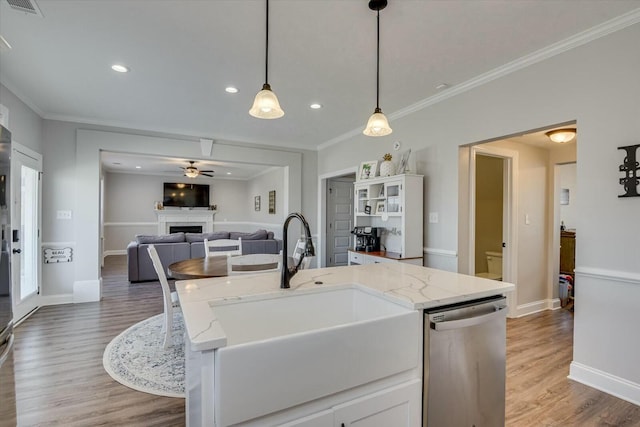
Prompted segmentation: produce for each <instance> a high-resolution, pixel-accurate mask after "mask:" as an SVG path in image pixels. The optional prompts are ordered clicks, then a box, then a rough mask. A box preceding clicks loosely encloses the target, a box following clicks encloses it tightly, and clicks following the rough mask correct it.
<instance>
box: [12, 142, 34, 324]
mask: <svg viewBox="0 0 640 427" xmlns="http://www.w3.org/2000/svg"><path fill="white" fill-rule="evenodd" d="M12 145H13V146H12V156H11V179H12V184H11V185H12V189H11V194H12V212H11V229H12V230H13V235H12V240H13V243H12V249H13V253H12V255H11V256H12V258H11V264H12V274H11V275H12V283H13V291H14V292H13V295H14V300H13V312H14V321H15V322H16V323H18V322H19V321H20V320H22V319H23V318H24V317H25V316H27V315H28V314H29V313H31V312H33V311H34V310H35V309H36V308H37V307H38V305H39V299H38V298H39V292H40V273H41V272H40V250H39V249H40V222H41V201H42V198H41V188H42V183H41V176H42V156H41V155H40V154H38V153H36V152H34V151H33V150H30V149H29V148H27V147H24V146H22V145H20V144H18V143H15V142H14V143H13V144H12Z"/></svg>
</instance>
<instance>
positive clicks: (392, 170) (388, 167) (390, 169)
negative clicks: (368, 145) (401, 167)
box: [380, 160, 396, 176]
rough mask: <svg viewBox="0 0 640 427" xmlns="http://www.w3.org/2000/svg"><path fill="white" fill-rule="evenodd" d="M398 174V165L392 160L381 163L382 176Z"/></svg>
mask: <svg viewBox="0 0 640 427" xmlns="http://www.w3.org/2000/svg"><path fill="white" fill-rule="evenodd" d="M395 174H396V165H395V164H394V163H393V162H392V161H391V160H385V161H384V162H382V163H380V176H391V175H395Z"/></svg>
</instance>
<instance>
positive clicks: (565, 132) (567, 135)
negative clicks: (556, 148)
mask: <svg viewBox="0 0 640 427" xmlns="http://www.w3.org/2000/svg"><path fill="white" fill-rule="evenodd" d="M546 135H547V136H548V137H549V139H550V140H552V141H553V142H557V143H559V144H563V143H565V142H569V141H571V140H572V139H573V138H574V137H575V136H576V130H575V129H557V130H552V131H550V132H547V133H546Z"/></svg>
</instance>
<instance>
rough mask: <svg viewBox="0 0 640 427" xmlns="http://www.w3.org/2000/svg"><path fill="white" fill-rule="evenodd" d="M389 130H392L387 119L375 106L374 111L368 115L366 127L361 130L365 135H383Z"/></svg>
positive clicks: (387, 133)
mask: <svg viewBox="0 0 640 427" xmlns="http://www.w3.org/2000/svg"><path fill="white" fill-rule="evenodd" d="M391 132H393V130H392V129H391V127H390V126H389V121H388V120H387V117H386V116H385V115H384V113H383V112H382V110H381V109H379V108H376V110H375V112H374V113H373V114H372V115H371V117H369V121H368V122H367V127H366V128H365V129H364V130H363V131H362V133H363V134H365V135H367V136H385V135H389V134H390V133H391Z"/></svg>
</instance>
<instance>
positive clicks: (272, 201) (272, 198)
mask: <svg viewBox="0 0 640 427" xmlns="http://www.w3.org/2000/svg"><path fill="white" fill-rule="evenodd" d="M269 213H270V214H275V213H276V190H271V191H269Z"/></svg>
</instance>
